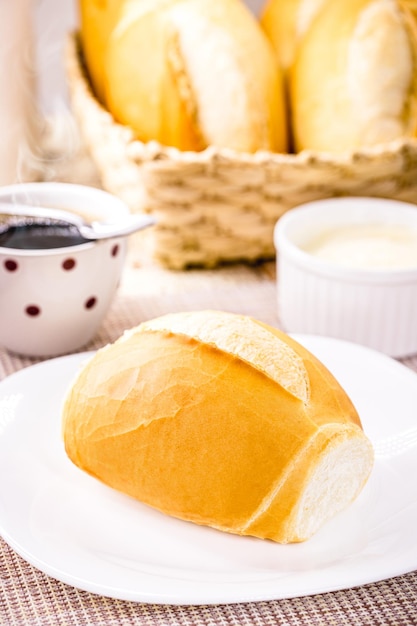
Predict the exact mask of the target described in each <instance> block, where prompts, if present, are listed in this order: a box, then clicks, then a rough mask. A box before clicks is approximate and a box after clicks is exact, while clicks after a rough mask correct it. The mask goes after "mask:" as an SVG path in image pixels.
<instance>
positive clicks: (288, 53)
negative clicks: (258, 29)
mask: <svg viewBox="0 0 417 626" xmlns="http://www.w3.org/2000/svg"><path fill="white" fill-rule="evenodd" d="M328 1H329V0H268V2H267V3H266V4H265V6H264V8H263V11H262V13H261V19H260V22H261V26H262V28H263V29H264V31H265V33H266V35H267V37H268V39H269V40H270V41H271V43H272V45H273V47H274V49H275V51H276V53H277V56H278V61H279V63H280V65H281V67H282V68H283V69H284V70H285V71H287V70H288V69H289V68H290V67H291V65H292V63H293V60H294V56H295V51H296V49H297V46H298V44H299V42H300V41H301V39H302V37H303V36H304V35H305V33H306V32H307V30H308V29H309V27H310V24H311V22H312V21H313V20H314V18H315V16H316V15H317V13H318V12H319V11H320V10H321V8H322V7H323V5H324V4H325V2H328Z"/></svg>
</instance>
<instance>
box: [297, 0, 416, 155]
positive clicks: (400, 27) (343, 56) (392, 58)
mask: <svg viewBox="0 0 417 626" xmlns="http://www.w3.org/2000/svg"><path fill="white" fill-rule="evenodd" d="M290 106H291V113H292V128H293V133H294V138H295V149H296V151H299V150H303V149H312V150H322V151H329V152H338V151H345V150H354V149H357V148H360V147H363V146H374V145H376V144H382V143H387V142H390V141H392V140H395V139H398V138H399V137H412V136H414V135H415V133H416V129H417V31H416V23H415V20H414V19H413V17H412V14H411V12H410V11H409V10H408V9H407V7H406V6H405V5H403V4H402V3H401V2H399V1H397V0H337V1H334V2H332V1H330V2H327V3H326V4H325V5H324V6H323V7H322V9H321V10H320V11H319V13H318V14H317V16H316V17H315V19H314V21H313V22H312V23H311V25H310V28H309V29H308V31H307V32H306V33H305V35H304V37H303V38H302V40H301V42H300V43H299V45H298V47H297V51H296V54H295V60H294V63H293V65H292V68H291V71H290Z"/></svg>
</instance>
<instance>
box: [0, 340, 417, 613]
mask: <svg viewBox="0 0 417 626" xmlns="http://www.w3.org/2000/svg"><path fill="white" fill-rule="evenodd" d="M296 338H297V339H298V340H299V341H300V342H301V343H303V344H304V345H305V346H306V347H307V348H309V349H310V350H311V351H312V352H313V353H315V354H316V355H317V356H318V357H319V358H320V359H321V360H322V361H323V362H324V363H325V364H326V365H327V366H328V367H329V369H330V370H331V371H332V372H333V373H334V374H335V375H336V377H337V378H338V379H339V381H340V382H341V383H342V385H343V386H344V387H345V389H346V390H347V391H348V393H349V394H350V396H351V398H352V400H353V401H354V403H355V404H356V407H357V409H358V411H359V413H360V415H361V417H362V421H363V424H364V427H365V430H366V432H367V433H368V435H369V436H370V438H371V440H372V441H373V443H374V445H375V449H376V455H377V456H376V463H375V468H374V470H373V473H372V476H371V479H370V481H369V482H368V484H367V486H366V487H365V489H364V491H363V492H362V494H361V495H360V497H359V498H358V499H357V500H356V501H355V503H354V504H353V505H352V506H351V507H350V508H349V509H348V510H347V511H345V512H343V513H341V514H339V515H338V516H337V517H335V518H334V519H333V520H332V521H331V522H329V523H328V524H326V526H325V527H324V528H322V529H321V530H320V531H319V532H318V533H317V534H316V535H315V536H314V537H313V538H312V539H310V540H309V541H308V542H306V543H303V544H294V545H288V546H281V545H278V544H274V543H272V542H269V541H262V540H258V539H253V538H248V537H238V536H234V535H228V534H226V533H222V532H218V531H215V530H212V529H209V528H204V527H200V526H196V525H194V524H191V523H187V522H182V521H180V520H176V519H173V518H170V517H167V516H165V515H163V514H161V513H158V512H157V511H154V510H152V509H151V508H148V507H146V506H144V505H142V504H140V503H139V502H136V501H134V500H132V499H130V498H129V497H127V496H124V495H123V494H119V493H117V492H115V491H113V490H112V489H110V488H108V487H106V486H104V485H102V484H101V483H99V482H98V481H96V480H94V479H93V478H91V477H89V476H88V475H86V474H84V473H83V472H81V471H80V470H78V469H77V468H76V467H75V466H73V465H72V463H71V462H70V461H69V460H68V459H67V457H66V455H65V452H64V449H63V444H62V441H61V437H60V407H61V403H62V400H63V397H64V395H65V391H66V389H67V387H68V385H69V384H70V382H71V379H72V377H73V376H74V374H75V373H76V371H77V369H78V368H79V366H80V364H81V363H82V362H84V361H85V360H86V359H87V358H88V356H89V354H88V353H84V354H81V355H80V354H78V355H73V356H68V357H62V358H58V359H53V360H51V361H45V362H44V363H41V364H38V365H35V366H32V367H29V368H27V369H24V370H22V371H20V372H17V373H16V374H13V375H12V376H10V377H8V378H6V379H5V380H4V381H3V382H2V383H0V476H1V481H0V533H1V535H2V536H3V537H4V539H5V540H6V541H7V542H8V543H9V544H10V545H11V546H12V547H13V548H14V549H15V550H16V551H17V552H18V553H19V554H20V555H21V556H22V557H23V558H24V559H26V560H27V561H28V562H29V563H32V564H33V565H34V566H35V567H37V568H39V569H40V570H42V571H43V572H46V573H47V574H49V575H51V576H53V577H54V578H57V579H59V580H61V581H63V582H66V583H69V584H71V585H73V586H75V587H78V588H80V589H84V590H87V591H91V592H94V593H98V594H102V595H106V596H111V597H115V598H119V599H124V600H135V601H140V602H151V603H161V604H162V603H164V604H165V603H172V604H213V603H230V602H245V601H256V600H270V599H278V598H289V597H295V596H302V595H310V594H315V593H320V592H326V591H332V590H336V589H344V588H348V587H353V586H357V585H361V584H365V583H370V582H375V581H377V580H382V579H385V578H389V577H391V576H395V575H399V574H403V573H406V572H409V571H412V570H414V569H416V568H417V542H416V541H415V532H416V528H417V481H416V480H415V476H416V472H417V449H416V448H417V376H416V374H414V373H413V372H412V371H410V370H408V369H406V368H405V367H404V366H402V365H400V364H399V363H397V362H395V361H393V360H391V359H389V358H388V357H385V356H383V355H380V354H379V353H376V352H373V351H371V350H369V349H368V348H363V347H360V346H357V345H354V344H349V343H346V342H342V341H338V340H335V339H324V338H320V337H312V336H296Z"/></svg>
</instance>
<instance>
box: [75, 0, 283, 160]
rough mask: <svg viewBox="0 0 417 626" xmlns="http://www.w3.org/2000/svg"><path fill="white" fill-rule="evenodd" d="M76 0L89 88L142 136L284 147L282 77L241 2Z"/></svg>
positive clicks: (191, 144)
mask: <svg viewBox="0 0 417 626" xmlns="http://www.w3.org/2000/svg"><path fill="white" fill-rule="evenodd" d="M80 2H81V9H82V10H81V26H82V29H81V33H82V42H83V50H84V53H85V57H86V62H87V67H88V69H89V72H90V77H91V79H92V83H93V85H94V87H95V91H96V93H97V94H98V95H99V96H100V98H101V100H102V102H103V103H104V104H105V106H106V107H107V108H108V110H109V111H110V113H112V115H113V116H114V118H115V120H116V121H118V122H120V123H122V124H126V125H128V126H129V127H131V128H132V129H133V130H134V131H135V133H136V134H137V137H138V138H139V139H140V140H142V141H144V142H147V141H151V140H155V141H159V142H160V143H161V144H163V145H167V146H175V147H177V148H179V149H180V150H192V151H198V150H202V149H204V148H206V147H207V146H217V147H220V148H230V149H233V150H239V151H243V152H254V151H256V150H261V149H264V150H273V151H278V152H279V151H282V152H285V151H286V149H287V136H286V132H287V131H286V113H285V105H284V95H283V84H282V76H281V73H280V70H279V67H278V65H277V63H276V60H275V55H274V52H273V49H272V46H271V45H270V43H269V41H268V39H267V37H266V35H265V34H264V32H263V31H262V29H261V27H260V25H259V23H258V22H257V20H256V19H255V17H254V16H253V15H252V14H251V13H250V11H249V9H247V7H246V6H245V5H244V3H243V2H242V1H241V0H111V2H110V3H109V4H108V5H107V6H106V5H104V6H105V8H101V10H100V7H98V8H97V7H96V6H95V5H96V4H97V2H96V1H95V0H94V1H93V0H80ZM100 4H101V3H100Z"/></svg>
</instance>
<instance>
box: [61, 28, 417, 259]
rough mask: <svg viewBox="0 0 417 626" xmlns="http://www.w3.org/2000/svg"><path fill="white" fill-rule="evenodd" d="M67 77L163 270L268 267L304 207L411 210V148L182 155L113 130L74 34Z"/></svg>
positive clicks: (415, 179) (403, 144)
mask: <svg viewBox="0 0 417 626" xmlns="http://www.w3.org/2000/svg"><path fill="white" fill-rule="evenodd" d="M66 68H67V76H68V83H69V89H70V95H71V101H72V108H73V112H74V115H75V117H76V119H77V120H78V124H79V127H80V131H81V135H82V137H83V139H84V140H85V142H86V145H87V148H88V149H89V151H90V153H91V155H92V158H93V160H94V162H95V164H96V166H97V168H98V170H99V173H100V176H101V179H102V184H103V187H104V188H105V189H107V190H108V191H110V192H112V193H114V194H116V195H118V196H120V197H121V198H122V199H123V200H124V201H125V202H127V204H128V205H129V206H130V208H131V210H132V211H134V212H140V211H142V212H147V213H152V214H154V215H155V216H156V218H157V221H158V224H157V226H156V227H155V228H153V229H149V230H148V231H146V237H147V241H146V246H147V254H149V255H151V256H152V257H153V258H154V259H155V260H157V261H158V262H159V263H160V264H162V265H164V266H166V267H169V268H172V269H182V268H185V267H189V266H204V267H214V266H216V265H218V264H219V263H222V262H230V261H246V262H255V261H258V260H261V259H270V258H273V256H274V245H273V228H274V225H275V223H276V221H277V220H278V218H279V217H280V216H281V215H282V214H283V213H284V212H285V211H287V210H289V209H291V208H292V207H294V206H296V205H298V204H301V203H303V202H307V201H310V200H315V199H319V198H325V197H331V196H340V195H355V196H379V197H387V198H396V199H400V200H405V201H408V202H415V203H417V140H414V139H411V140H410V139H408V140H398V141H395V142H392V143H390V144H387V145H381V146H378V147H376V148H372V149H367V150H361V151H357V152H350V153H348V154H346V153H342V154H337V153H335V154H330V153H316V152H312V151H304V152H302V153H300V154H273V153H270V152H258V153H256V154H241V153H236V152H234V151H229V150H224V149H216V148H208V149H206V150H204V151H203V152H199V153H196V152H181V151H179V150H177V149H174V148H166V147H164V146H161V145H160V144H158V143H156V142H149V143H146V144H144V143H142V142H140V141H138V140H135V137H134V134H133V131H132V130H131V129H129V128H128V127H125V126H122V125H120V124H117V123H115V121H114V119H113V118H112V116H111V115H110V113H109V112H108V111H106V110H105V109H104V108H103V107H102V106H101V105H100V104H99V103H98V101H97V100H96V99H95V97H94V95H93V92H92V90H91V87H90V85H89V82H88V78H87V76H86V73H85V70H84V66H83V61H82V56H81V53H80V47H79V43H78V38H77V36H76V35H73V36H71V37H70V39H69V42H68V46H67V53H66ZM144 245H145V243H144Z"/></svg>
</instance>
